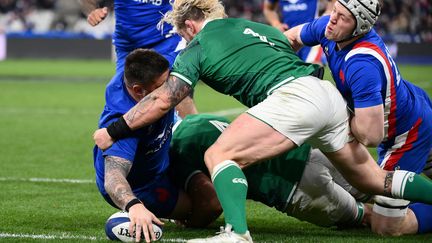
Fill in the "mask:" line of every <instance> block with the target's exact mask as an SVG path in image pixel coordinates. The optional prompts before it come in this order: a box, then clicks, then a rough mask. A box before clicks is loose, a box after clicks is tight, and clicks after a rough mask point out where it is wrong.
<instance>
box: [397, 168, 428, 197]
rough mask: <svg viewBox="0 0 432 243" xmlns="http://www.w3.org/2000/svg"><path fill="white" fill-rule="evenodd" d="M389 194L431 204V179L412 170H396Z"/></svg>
mask: <svg viewBox="0 0 432 243" xmlns="http://www.w3.org/2000/svg"><path fill="white" fill-rule="evenodd" d="M391 194H392V196H393V197H395V198H403V199H406V200H409V201H414V202H422V203H428V204H432V181H431V180H430V179H428V178H426V177H424V176H421V175H417V174H416V173H414V172H409V171H405V170H396V171H395V173H394V175H393V181H392V189H391Z"/></svg>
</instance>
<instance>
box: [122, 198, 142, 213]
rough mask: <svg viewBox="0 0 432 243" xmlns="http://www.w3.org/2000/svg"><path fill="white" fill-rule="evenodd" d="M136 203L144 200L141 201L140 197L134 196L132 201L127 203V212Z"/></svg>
mask: <svg viewBox="0 0 432 243" xmlns="http://www.w3.org/2000/svg"><path fill="white" fill-rule="evenodd" d="M136 204H142V202H141V201H140V200H139V199H138V198H134V199H132V200H130V201H129V202H128V203H127V204H126V206H125V208H124V210H125V211H126V212H129V209H130V208H131V207H132V206H134V205H136Z"/></svg>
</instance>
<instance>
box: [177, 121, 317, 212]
mask: <svg viewBox="0 0 432 243" xmlns="http://www.w3.org/2000/svg"><path fill="white" fill-rule="evenodd" d="M228 124H229V121H228V120H226V119H225V118H222V117H219V116H214V115H206V114H197V115H188V116H186V118H185V119H184V120H183V121H182V122H181V123H180V125H179V126H178V127H177V128H176V130H175V131H174V133H173V137H172V140H171V148H170V161H171V162H170V163H171V172H172V173H171V174H172V176H173V179H174V181H175V182H176V183H177V184H178V185H182V186H185V184H186V183H187V180H188V178H189V176H190V175H192V174H194V172H196V171H202V172H204V173H206V174H207V175H209V174H208V170H207V168H206V165H205V163H204V152H205V151H206V150H207V148H209V147H210V146H211V145H212V144H213V143H214V142H215V141H216V139H217V138H218V137H219V135H220V134H221V133H222V131H223V130H224V129H225V128H226V127H227V126H228ZM310 150H311V147H310V146H309V145H307V144H304V145H302V146H301V147H299V148H297V149H294V150H292V151H290V152H287V153H284V154H282V155H280V156H278V157H276V158H273V159H271V160H268V161H265V162H261V163H259V164H254V165H251V166H249V167H247V168H246V169H244V170H243V172H244V173H245V175H246V178H247V180H248V184H249V188H248V196H247V197H248V198H249V199H252V200H255V201H259V202H262V203H264V204H266V205H268V206H270V207H276V209H278V210H280V211H285V209H286V206H287V204H288V203H289V201H290V200H291V197H292V195H293V194H294V190H295V188H296V186H297V184H298V182H299V181H300V179H301V177H302V175H303V171H304V167H305V164H306V161H307V160H308V159H309V154H310Z"/></svg>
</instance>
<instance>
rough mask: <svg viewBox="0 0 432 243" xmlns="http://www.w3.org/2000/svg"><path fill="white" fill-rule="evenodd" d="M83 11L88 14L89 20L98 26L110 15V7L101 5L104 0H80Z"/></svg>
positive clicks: (91, 23) (92, 24)
mask: <svg viewBox="0 0 432 243" xmlns="http://www.w3.org/2000/svg"><path fill="white" fill-rule="evenodd" d="M79 2H80V4H81V9H82V11H83V13H84V14H85V15H86V16H87V22H88V23H89V24H90V25H91V26H96V25H98V24H99V23H100V22H102V21H103V20H104V19H105V17H106V16H107V15H108V7H102V8H101V7H99V4H100V3H101V2H102V0H79Z"/></svg>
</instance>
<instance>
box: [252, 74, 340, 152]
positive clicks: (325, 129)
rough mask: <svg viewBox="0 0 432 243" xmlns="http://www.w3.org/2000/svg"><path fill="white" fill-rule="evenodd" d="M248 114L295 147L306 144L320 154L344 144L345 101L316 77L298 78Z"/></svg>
mask: <svg viewBox="0 0 432 243" xmlns="http://www.w3.org/2000/svg"><path fill="white" fill-rule="evenodd" d="M247 113H249V114H251V115H253V116H255V117H257V118H258V119H260V120H262V121H264V122H265V123H267V124H269V125H270V126H272V127H273V128H274V129H275V130H277V131H279V132H280V133H281V134H283V135H285V136H286V137H287V138H289V139H290V140H291V141H293V142H294V143H295V144H296V145H298V146H300V145H301V144H303V143H305V142H307V143H309V144H311V145H312V146H313V147H315V148H319V149H321V150H322V151H326V152H333V151H337V150H339V149H341V148H342V147H343V145H344V144H345V143H346V141H347V135H348V123H347V121H348V114H347V111H346V104H345V101H344V100H343V98H342V97H341V95H340V94H339V92H338V91H337V89H336V88H335V87H334V86H333V85H332V84H331V83H330V82H328V81H322V80H319V79H317V78H315V77H311V76H307V77H302V78H298V79H296V80H293V81H292V82H290V83H288V84H285V85H283V86H281V87H280V88H278V89H276V90H275V91H274V92H273V93H272V94H271V95H270V96H269V97H268V98H267V99H265V100H264V101H263V102H261V103H259V104H258V105H256V106H254V107H252V108H251V109H249V110H248V111H247Z"/></svg>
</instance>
